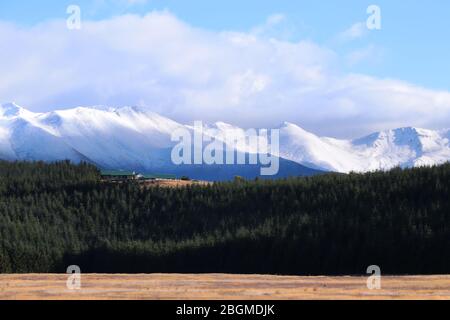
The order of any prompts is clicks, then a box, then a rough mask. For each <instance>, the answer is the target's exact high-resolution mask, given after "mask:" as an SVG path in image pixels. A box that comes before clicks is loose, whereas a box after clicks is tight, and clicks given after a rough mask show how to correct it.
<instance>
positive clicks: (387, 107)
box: [0, 12, 450, 137]
mask: <svg viewBox="0 0 450 320" xmlns="http://www.w3.org/2000/svg"><path fill="white" fill-rule="evenodd" d="M275 20H279V19H275ZM275 22H276V21H275ZM0 41H1V42H2V43H4V44H8V46H7V47H6V48H5V49H3V50H1V51H0V100H1V101H17V102H18V103H19V104H22V105H24V106H25V107H31V108H32V109H34V110H42V111H44V110H45V111H47V110H49V109H53V108H62V107H73V106H77V105H98V104H110V105H133V104H140V105H146V106H148V107H149V108H151V109H153V110H154V111H156V112H160V113H162V114H164V115H166V116H169V117H173V118H175V119H177V120H179V121H183V122H187V121H192V120H204V121H217V120H222V121H227V122H231V123H235V124H238V125H242V126H248V127H250V126H252V127H253V126H259V127H267V126H273V125H277V124H278V123H281V122H283V121H291V122H295V123H297V124H299V125H301V126H304V127H305V128H306V129H309V130H313V131H314V132H317V133H320V134H329V135H339V136H346V137H348V136H355V135H361V134H365V133H368V132H370V131H374V130H380V129H386V128H391V127H398V126H409V125H414V126H422V127H428V128H438V127H444V126H448V123H450V93H449V92H446V91H443V92H439V91H433V90H428V89H425V88H421V87H417V86H414V85H411V84H408V83H405V82H401V81H397V80H387V79H377V78H373V77H368V76H364V75H347V74H343V73H342V72H340V71H339V66H338V65H339V64H338V61H339V59H338V57H337V56H336V54H335V53H334V52H333V51H332V50H329V49H327V48H324V47H321V46H319V45H317V44H315V43H313V42H310V41H300V42H289V41H286V40H279V39H278V40H277V39H275V38H273V37H270V38H268V37H265V36H261V35H259V34H257V33H254V32H248V33H241V32H210V31H207V30H203V29H198V28H194V27H192V26H190V25H188V24H186V23H184V22H182V21H180V20H179V19H177V18H176V17H174V16H173V15H172V14H170V13H168V12H153V13H150V14H148V15H146V16H144V17H140V16H135V15H125V16H119V17H116V18H112V19H109V20H105V21H98V22H89V21H84V22H83V29H82V30H80V31H69V30H67V29H66V28H65V21H53V22H48V23H43V24H40V25H37V26H34V27H32V28H20V27H17V26H14V25H10V24H5V23H0Z"/></svg>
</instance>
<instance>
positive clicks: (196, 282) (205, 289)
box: [0, 274, 450, 300]
mask: <svg viewBox="0 0 450 320" xmlns="http://www.w3.org/2000/svg"><path fill="white" fill-rule="evenodd" d="M366 279H367V278H365V277H276V276H258V275H251V276H248V275H222V274H209V275H175V274H174V275H168V274H152V275H97V274H86V275H82V277H81V282H82V288H81V289H80V290H75V291H71V290H68V289H67V287H66V280H67V276H66V275H64V274H63V275H47V274H28V275H0V299H2V300H4V299H11V300H15V299H21V300H23V299H25V300H26V299H39V300H41V299H43V300H61V299H63V300H93V299H96V300H97V299H99V300H109V299H113V300H114V299H120V300H122V299H133V300H135V299H140V300H142V299H150V300H159V299H163V300H174V299H187V300H202V299H212V300H235V299H244V300H265V299H273V300H276V299H283V300H284V299H289V300H292V299H297V300H299V299H307V300H314V299H338V300H341V299H364V300H368V299H447V300H449V299H450V276H406V277H388V276H384V277H383V278H382V289H381V290H368V289H367V286H366Z"/></svg>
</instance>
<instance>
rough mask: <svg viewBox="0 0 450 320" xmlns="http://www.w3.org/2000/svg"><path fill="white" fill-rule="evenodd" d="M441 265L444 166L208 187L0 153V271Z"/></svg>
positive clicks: (446, 265)
mask: <svg viewBox="0 0 450 320" xmlns="http://www.w3.org/2000/svg"><path fill="white" fill-rule="evenodd" d="M72 264H76V265H79V266H80V267H81V269H82V272H99V273H100V272H114V273H118V272H120V273H141V272H145V273H150V272H193V273H196V272H226V273H269V274H293V275H294V274H298V275H320V274H329V275H334V274H336V275H338V274H362V273H365V271H366V268H367V267H368V266H369V265H379V266H380V267H381V270H382V272H383V273H385V274H387V273H388V274H430V273H436V274H437V273H439V274H444V273H446V274H448V273H450V165H449V164H447V165H442V166H438V167H433V168H418V169H410V170H401V169H394V170H392V171H390V172H387V173H382V172H376V173H368V174H350V175H340V174H329V175H323V176H316V177H311V178H292V179H287V180H279V181H251V182H250V181H241V180H236V181H235V182H230V183H219V184H214V185H211V186H208V187H200V186H192V187H188V188H181V189H167V188H152V189H148V190H143V189H141V188H140V187H139V186H138V185H137V184H135V183H128V184H122V185H118V184H116V185H114V184H106V183H101V182H100V179H99V172H98V170H97V169H96V168H95V167H93V166H91V165H88V164H81V165H72V164H70V163H69V162H61V163H55V164H44V163H8V162H0V272H3V273H13V272H14V273H24V272H65V270H66V267H67V266H68V265H72Z"/></svg>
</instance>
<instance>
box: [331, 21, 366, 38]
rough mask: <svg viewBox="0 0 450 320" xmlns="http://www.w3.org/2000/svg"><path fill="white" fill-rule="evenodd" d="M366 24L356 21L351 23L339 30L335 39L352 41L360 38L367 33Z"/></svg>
mask: <svg viewBox="0 0 450 320" xmlns="http://www.w3.org/2000/svg"><path fill="white" fill-rule="evenodd" d="M367 31H368V30H367V26H366V24H365V23H363V22H357V23H355V24H353V25H352V26H351V27H350V28H348V29H347V30H345V31H343V32H341V33H340V34H339V35H338V37H337V39H338V40H339V41H342V42H347V41H352V40H355V39H359V38H362V37H363V36H365V35H366V34H367Z"/></svg>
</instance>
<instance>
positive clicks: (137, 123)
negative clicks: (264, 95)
mask: <svg viewBox="0 0 450 320" xmlns="http://www.w3.org/2000/svg"><path fill="white" fill-rule="evenodd" d="M0 120H1V121H0V159H8V160H10V159H12V160H28V159H32V160H44V161H46V160H47V161H53V160H57V159H60V160H64V159H71V160H74V161H77V160H80V159H82V160H86V159H88V160H89V161H92V162H94V163H97V164H98V165H100V166H102V167H108V168H115V169H118V168H123V169H128V168H151V167H152V166H153V165H155V163H166V164H167V163H170V155H168V153H167V152H166V150H170V148H171V147H172V146H173V145H174V143H173V142H172V141H171V134H172V133H173V132H174V131H175V130H177V129H178V128H185V129H187V130H190V131H192V129H193V127H192V126H188V125H182V124H180V123H177V122H175V121H173V120H171V119H169V118H166V117H163V116H161V115H159V114H157V113H154V112H152V111H149V110H147V109H146V108H141V107H135V106H126V107H121V108H112V107H107V106H94V107H78V108H74V109H68V110H58V111H52V112H48V113H33V112H30V111H27V110H26V109H24V108H22V107H20V106H18V105H17V104H15V103H5V104H2V105H1V106H0ZM204 130H205V131H206V134H207V135H210V136H211V137H215V138H217V139H219V140H221V139H222V140H223V139H224V138H225V133H228V132H229V131H231V132H232V133H234V134H236V137H239V139H240V140H239V143H238V144H237V145H236V148H237V150H238V151H241V152H254V150H250V149H248V147H247V144H246V142H245V138H242V135H243V134H245V132H246V130H244V129H241V128H239V127H237V126H234V125H231V124H228V123H224V122H216V123H214V124H211V125H207V124H205V125H204ZM279 130H280V150H279V154H276V155H275V156H280V157H281V158H284V159H286V160H290V161H293V162H296V163H298V164H301V165H304V166H307V167H310V168H314V169H320V170H325V171H338V172H350V171H358V172H365V171H372V170H380V169H381V170H385V169H390V168H392V167H395V166H402V167H412V166H422V165H432V164H440V163H443V162H446V161H449V160H450V142H449V141H450V130H449V129H446V130H440V131H434V130H427V129H421V128H416V127H405V128H399V129H394V130H385V131H380V132H376V133H373V134H371V135H368V136H365V137H362V138H359V139H355V140H343V139H333V138H327V137H319V136H316V135H315V134H313V133H311V132H308V131H306V130H304V129H303V128H301V127H299V126H298V125H296V124H293V123H290V122H284V123H283V124H281V125H280V126H279Z"/></svg>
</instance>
